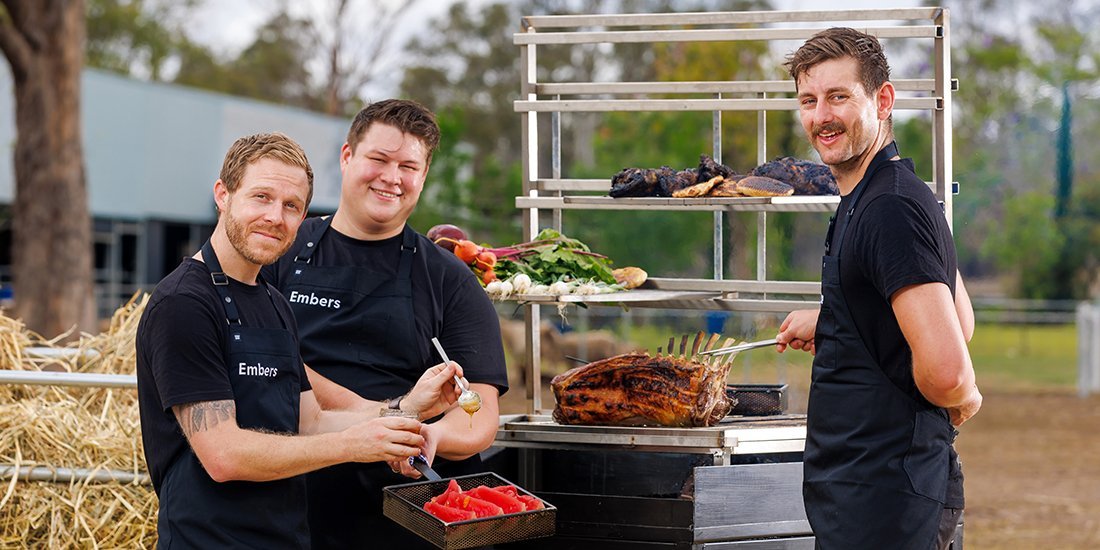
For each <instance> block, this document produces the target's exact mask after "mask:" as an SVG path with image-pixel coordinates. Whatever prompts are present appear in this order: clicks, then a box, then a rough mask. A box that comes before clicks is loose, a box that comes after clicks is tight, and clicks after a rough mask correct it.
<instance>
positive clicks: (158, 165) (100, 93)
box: [0, 64, 351, 222]
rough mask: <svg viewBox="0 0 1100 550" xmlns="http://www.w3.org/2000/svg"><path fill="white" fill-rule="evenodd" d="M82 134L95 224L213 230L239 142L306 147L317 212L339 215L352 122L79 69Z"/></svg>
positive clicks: (2, 118) (2, 124) (5, 138)
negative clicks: (185, 224)
mask: <svg viewBox="0 0 1100 550" xmlns="http://www.w3.org/2000/svg"><path fill="white" fill-rule="evenodd" d="M82 86H83V97H82V105H81V107H82V114H81V116H82V119H83V120H82V128H83V132H84V159H85V165H86V169H87V170H86V172H87V175H88V190H89V205H90V208H91V211H92V215H93V216H95V217H106V218H124V219H131V220H141V219H172V220H179V221H192V222H211V221H213V220H214V219H215V213H214V209H213V199H212V194H211V190H212V189H213V187H214V181H215V180H217V178H218V172H219V170H220V169H221V164H222V159H223V158H224V156H225V151H226V150H227V149H228V148H229V146H230V144H232V143H233V141H234V140H235V139H237V138H238V137H241V136H243V135H247V134H252V133H256V132H271V131H279V132H283V133H285V134H287V135H289V136H290V137H291V138H293V139H294V140H295V141H297V142H298V143H300V144H301V145H302V148H303V149H305V151H306V155H307V156H308V157H309V160H310V164H311V165H312V166H313V172H314V180H315V181H314V186H315V190H314V202H313V209H314V210H319V211H332V210H335V208H336V204H337V203H338V202H339V199H340V173H339V153H340V145H341V144H343V142H344V136H345V135H346V133H347V128H348V125H349V124H350V122H351V121H350V120H345V119H343V118H337V117H330V116H325V115H320V114H317V113H312V112H309V111H305V110H302V109H295V108H290V107H284V106H280V105H274V104H270V103H265V102H261V101H254V100H249V99H242V98H238V97H233V96H228V95H224V94H215V93H210V92H206V91H202V90H197V89H193V88H186V87H182V86H174V85H169V84H160V83H153V82H142V81H138V80H133V79H129V78H125V77H121V76H118V75H115V74H112V73H107V72H103V71H97V70H94V69H85V71H84V78H83V81H82ZM14 147H15V111H14V95H13V93H12V82H11V74H10V72H9V71H8V69H7V65H6V64H4V69H3V70H0V203H3V204H10V203H11V200H12V197H13V194H14V189H15V183H14V179H15V174H14V169H13V167H12V153H13V150H14Z"/></svg>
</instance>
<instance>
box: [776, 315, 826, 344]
mask: <svg viewBox="0 0 1100 550" xmlns="http://www.w3.org/2000/svg"><path fill="white" fill-rule="evenodd" d="M820 312H821V310H820V309H800V310H797V311H792V312H790V313H789V314H787V318H786V319H783V323H782V324H781V325H779V334H776V335H775V340H776V341H777V342H778V343H777V344H776V345H775V350H776V351H778V352H779V353H783V352H784V351H786V350H787V346H790V347H792V348H794V349H800V350H802V351H808V352H810V355H816V354H817V346H815V345H814V334H815V333H816V332H817V316H818V314H819V313H820Z"/></svg>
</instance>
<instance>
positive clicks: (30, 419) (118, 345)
mask: <svg viewBox="0 0 1100 550" xmlns="http://www.w3.org/2000/svg"><path fill="white" fill-rule="evenodd" d="M147 301H148V295H145V294H142V295H140V296H139V295H137V294H135V295H134V297H133V298H131V300H130V301H129V302H128V303H127V304H125V305H123V306H122V307H121V308H119V309H118V311H116V312H115V314H114V316H113V317H112V319H111V322H110V325H109V326H108V328H107V330H106V331H104V332H103V333H101V334H97V335H88V334H83V335H81V337H80V338H79V340H78V341H77V342H76V343H74V344H70V345H69V346H67V347H65V348H61V347H59V346H58V345H57V342H58V341H60V340H61V339H62V337H63V336H65V335H62V337H58V338H55V339H53V340H46V339H45V338H42V337H41V336H40V335H38V334H35V333H33V332H31V331H29V330H27V329H26V327H25V326H24V325H23V323H22V322H21V321H20V320H18V319H11V318H10V317H7V316H5V315H2V314H0V368H4V369H10V370H57V371H66V372H91V373H105V374H133V373H134V372H135V370H136V363H135V361H136V359H135V350H134V338H135V336H136V334H137V324H138V321H139V320H140V318H141V313H142V312H143V311H144V309H145V304H146V303H147ZM30 347H48V348H58V349H61V350H64V351H67V352H70V353H65V354H62V355H60V356H58V357H49V358H43V357H37V356H33V355H31V354H28V353H26V352H25V350H26V349H27V348H30ZM0 465H5V466H9V465H10V466H15V467H17V468H18V467H27V466H47V467H52V468H72V469H90V470H96V469H103V470H117V471H124V472H132V473H134V474H144V473H145V472H146V467H145V459H144V454H143V451H142V446H141V426H140V421H139V417H138V403H137V392H136V391H135V390H133V389H130V388H113V389H112V388H83V387H61V386H34V385H18V384H14V385H5V384H0ZM156 513H157V499H156V495H155V494H154V493H153V490H152V487H151V486H149V485H143V484H139V483H136V482H135V483H128V484H123V483H118V482H91V481H88V480H84V481H74V482H71V483H57V482H48V481H22V480H15V479H14V478H9V479H6V480H3V482H2V483H0V548H9V547H13V548H15V547H18V548H23V547H33V548H149V547H152V546H153V545H154V544H155V542H156Z"/></svg>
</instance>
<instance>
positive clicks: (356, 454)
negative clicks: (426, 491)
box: [341, 416, 424, 462]
mask: <svg viewBox="0 0 1100 550" xmlns="http://www.w3.org/2000/svg"><path fill="white" fill-rule="evenodd" d="M341 433H342V434H344V435H345V436H346V437H347V441H348V450H349V452H350V454H351V456H352V460H353V461H354V462H381V461H386V462H393V461H397V460H400V461H408V459H409V457H410V456H415V455H417V454H419V453H420V448H421V447H422V446H424V438H423V437H421V435H420V422H417V421H416V420H413V419H411V418H403V417H400V416H386V417H382V418H372V419H370V420H367V421H364V422H360V423H358V424H355V425H353V426H350V427H348V428H347V429H346V430H344V431H343V432H341Z"/></svg>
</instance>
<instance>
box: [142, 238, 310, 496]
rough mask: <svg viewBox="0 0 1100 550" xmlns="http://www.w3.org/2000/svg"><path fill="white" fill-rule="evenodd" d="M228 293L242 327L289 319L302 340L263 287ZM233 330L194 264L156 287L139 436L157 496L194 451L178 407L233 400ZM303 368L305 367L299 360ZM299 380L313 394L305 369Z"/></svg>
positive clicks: (236, 286)
mask: <svg viewBox="0 0 1100 550" xmlns="http://www.w3.org/2000/svg"><path fill="white" fill-rule="evenodd" d="M229 289H230V293H231V295H232V296H233V299H234V300H235V301H236V303H237V309H238V311H239V314H240V316H241V323H242V324H243V325H244V326H248V327H262V328H284V324H283V323H284V320H286V321H287V322H289V326H288V327H286V328H288V329H289V330H290V331H291V334H294V335H295V338H297V329H296V327H295V324H294V315H293V313H291V311H290V306H289V304H287V301H286V300H285V299H284V298H283V297H282V295H281V294H279V293H278V292H275V291H274V290H272V296H269V295H268V291H267V288H266V287H265V286H263V285H256V286H252V285H246V284H243V283H240V282H238V281H235V280H233V279H230V280H229ZM273 298H274V299H273ZM273 303H274V307H273V305H272V304H273ZM275 307H277V308H278V312H276V309H275ZM227 327H228V325H227V323H226V316H225V310H224V309H223V308H222V305H221V298H220V297H219V296H218V293H217V291H216V290H215V288H214V285H213V284H212V282H211V279H210V272H209V271H208V270H207V268H206V265H205V264H203V263H202V262H200V261H198V260H195V259H193V258H185V259H184V260H183V263H181V264H180V266H179V267H177V268H176V269H175V270H174V271H172V273H170V274H168V276H167V277H165V278H164V279H163V280H162V281H161V282H160V283H159V284H157V287H156V289H155V290H154V291H153V295H152V296H151V297H150V299H149V303H148V304H147V306H146V309H145V313H144V314H143V315H142V316H141V321H140V322H139V324H138V332H137V342H136V344H137V382H138V399H139V408H140V414H141V436H142V442H143V443H144V445H145V461H146V463H147V464H148V466H149V474H150V476H151V478H152V481H153V487H154V488H155V489H156V490H157V491H158V492H159V491H160V488H161V485H162V482H163V480H164V477H165V475H167V473H168V471H169V470H170V469H171V468H172V466H173V464H175V463H176V462H177V461H178V460H179V459H180V458H181V457H182V456H183V455H184V454H185V453H191V452H192V451H191V448H190V446H189V444H188V443H187V439H186V438H185V437H184V435H183V432H182V431H181V430H180V427H179V423H178V422H177V421H176V417H175V414H174V413H173V412H172V407H173V406H175V405H182V404H186V403H195V402H202V401H220V400H225V399H233V389H232V387H231V385H230V381H229V374H228V372H227V371H226V364H225V362H226V354H225V349H226V346H227V345H228V342H227V341H226V340H227V338H228V331H227ZM298 364H299V367H298V368H299V369H301V362H300V361H299V363H298ZM300 380H301V389H302V391H303V392H304V391H309V390H310V386H309V381H308V380H307V378H306V376H305V372H304V369H302V372H301V373H300ZM241 505H242V503H236V504H235V506H241ZM257 505H258V506H262V505H264V504H263V503H257Z"/></svg>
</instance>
